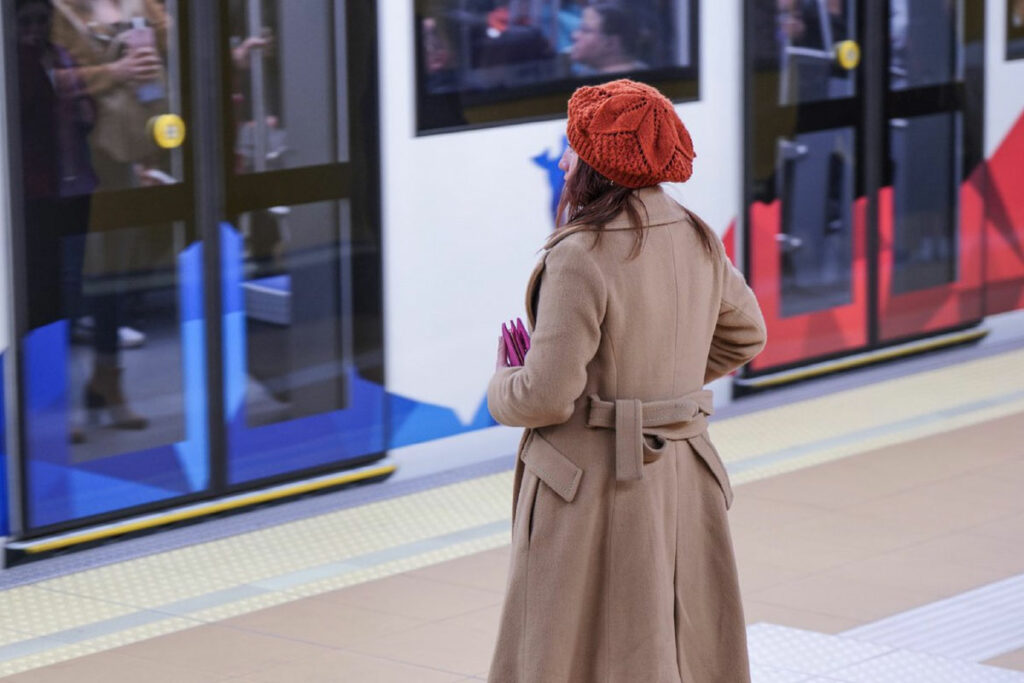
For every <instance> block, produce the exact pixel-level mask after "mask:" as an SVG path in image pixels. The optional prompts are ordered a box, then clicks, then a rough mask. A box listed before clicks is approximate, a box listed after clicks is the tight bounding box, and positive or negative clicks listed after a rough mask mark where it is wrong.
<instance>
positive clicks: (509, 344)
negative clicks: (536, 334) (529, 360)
mask: <svg viewBox="0 0 1024 683" xmlns="http://www.w3.org/2000/svg"><path fill="white" fill-rule="evenodd" d="M501 336H502V339H504V340H505V352H506V353H507V360H508V364H509V366H510V367H514V366H517V365H522V364H523V363H524V362H525V361H526V352H527V351H529V350H530V335H529V334H527V332H526V326H525V325H523V321H522V320H520V319H519V318H516V321H515V322H511V321H509V322H508V323H507V324H506V323H502V324H501Z"/></svg>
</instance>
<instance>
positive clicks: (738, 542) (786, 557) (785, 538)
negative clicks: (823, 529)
mask: <svg viewBox="0 0 1024 683" xmlns="http://www.w3.org/2000/svg"><path fill="white" fill-rule="evenodd" d="M733 540H734V547H735V550H736V562H737V564H739V565H744V564H748V563H754V564H755V565H756V564H769V565H773V566H775V567H782V568H787V569H793V570H798V571H801V572H804V573H815V572H820V571H824V570H825V569H830V568H832V567H838V566H840V565H843V564H846V563H847V562H853V561H855V560H863V559H866V558H868V557H871V556H872V555H873V554H875V553H872V552H871V551H868V550H864V549H862V548H856V547H853V546H850V545H844V544H842V543H841V542H838V541H837V540H835V539H827V540H823V541H818V540H814V539H811V538H805V537H799V536H793V535H790V534H787V533H785V532H784V531H777V532H764V533H762V534H760V535H756V536H755V535H746V534H741V535H738V536H737V537H736V538H734V539H733Z"/></svg>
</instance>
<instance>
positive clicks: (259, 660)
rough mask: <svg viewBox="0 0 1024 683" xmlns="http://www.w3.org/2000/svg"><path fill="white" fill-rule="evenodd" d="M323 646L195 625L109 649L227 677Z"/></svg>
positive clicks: (312, 652)
mask: <svg viewBox="0 0 1024 683" xmlns="http://www.w3.org/2000/svg"><path fill="white" fill-rule="evenodd" d="M324 649H325V648H323V647H318V646H315V645H310V644H307V643H300V642H297V641H294V640H286V639H284V638H275V637H272V636H266V635H262V634H259V633H252V632H246V631H241V630H239V629H234V628H225V627H222V626H197V627H196V628H191V629H188V630H186V631H180V632H178V633H172V634H170V635H166V636H160V637H159V638H153V639H151V640H145V641H142V642H140V643H135V644H132V645H126V646H124V647H121V648H117V649H116V650H112V651H111V652H112V653H114V654H121V655H123V656H126V657H132V658H136V659H143V660H146V661H150V662H157V663H159V664H165V665H176V664H177V663H178V662H183V661H184V662H188V665H189V667H190V668H194V669H197V670H199V671H203V672H205V673H211V674H217V675H220V676H224V677H227V676H240V675H243V674H249V673H254V672H256V671H261V670H263V669H266V668H268V667H272V666H276V665H278V664H285V663H288V662H296V661H300V660H304V659H307V658H309V657H315V656H317V655H319V654H322V653H323V652H324ZM143 680H144V679H143ZM146 683H148V681H147V682H146Z"/></svg>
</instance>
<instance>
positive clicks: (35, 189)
mask: <svg viewBox="0 0 1024 683" xmlns="http://www.w3.org/2000/svg"><path fill="white" fill-rule="evenodd" d="M16 10H17V25H18V71H19V74H18V77H19V91H20V97H19V100H20V104H21V131H22V169H23V173H24V194H25V227H26V230H25V249H26V272H27V279H28V282H27V285H28V287H27V298H28V311H29V314H28V315H29V328H30V329H31V330H38V329H40V328H44V327H46V326H48V325H50V324H52V323H55V322H57V321H59V320H61V319H65V318H74V317H75V316H76V315H77V314H78V313H79V308H80V302H81V293H82V266H83V261H84V245H85V236H86V233H87V232H88V228H89V210H90V204H91V196H92V193H93V192H94V191H95V189H96V187H97V184H98V179H97V176H96V173H95V170H94V169H93V164H92V159H91V154H90V150H89V144H88V136H89V134H90V132H91V131H92V129H93V127H94V125H95V122H96V106H95V102H94V101H93V99H92V98H91V97H90V96H89V95H88V93H87V88H86V84H85V81H84V79H83V78H82V72H81V69H80V68H79V67H78V65H77V64H76V63H75V61H74V59H73V58H72V57H71V55H70V53H69V52H68V51H67V50H65V49H64V48H62V47H60V46H59V45H56V44H54V43H53V42H52V41H51V39H50V35H51V27H52V21H53V7H52V5H51V4H50V0H18V3H17V7H16ZM55 283H59V285H58V284H55ZM105 303H107V302H106V301H105V300H100V301H98V302H97V305H96V307H95V319H96V326H97V330H96V335H95V336H94V343H95V349H96V355H95V357H96V359H97V369H96V370H95V371H94V373H93V379H92V380H90V382H89V385H88V387H87V389H86V393H87V394H89V393H94V394H96V393H98V392H100V391H102V390H103V389H102V387H101V386H100V385H101V384H102V383H103V382H104V380H103V379H102V378H103V370H102V367H101V366H102V363H101V362H100V360H99V359H101V358H110V357H111V356H113V357H115V358H116V353H117V322H116V320H115V319H112V317H111V309H110V308H109V307H108V306H106V305H104V304H105ZM28 343H32V342H28ZM48 361H49V362H60V359H55V358H49V359H48ZM108 393H109V392H108ZM87 402H88V398H87ZM115 410H116V409H115ZM120 417H121V418H122V420H123V422H122V424H123V425H124V426H127V425H128V424H130V426H144V422H143V423H139V422H137V421H136V422H134V423H133V422H132V420H131V418H132V417H133V416H130V415H125V414H124V413H122V414H120ZM115 421H116V420H115ZM84 440H85V435H84V432H83V431H82V429H81V428H80V427H77V426H73V427H72V428H71V441H72V442H74V443H81V442H82V441H84Z"/></svg>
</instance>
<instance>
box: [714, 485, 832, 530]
mask: <svg viewBox="0 0 1024 683" xmlns="http://www.w3.org/2000/svg"><path fill="white" fill-rule="evenodd" d="M757 483H759V482H753V483H751V484H743V485H742V486H738V487H737V488H736V496H735V498H734V499H733V504H732V507H731V508H730V509H729V526H730V527H731V528H732V529H733V531H734V533H735V531H736V530H737V529H743V530H748V529H750V530H758V531H760V530H764V529H777V528H780V527H784V526H787V525H789V524H793V523H794V522H800V521H803V520H807V519H812V518H813V517H815V516H816V515H818V514H819V513H821V512H822V511H823V508H821V507H819V506H816V505H802V504H800V503H794V502H791V501H788V500H778V499H775V498H765V497H762V496H758V495H754V493H753V489H752V488H751V487H752V486H754V485H755V484H757Z"/></svg>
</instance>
